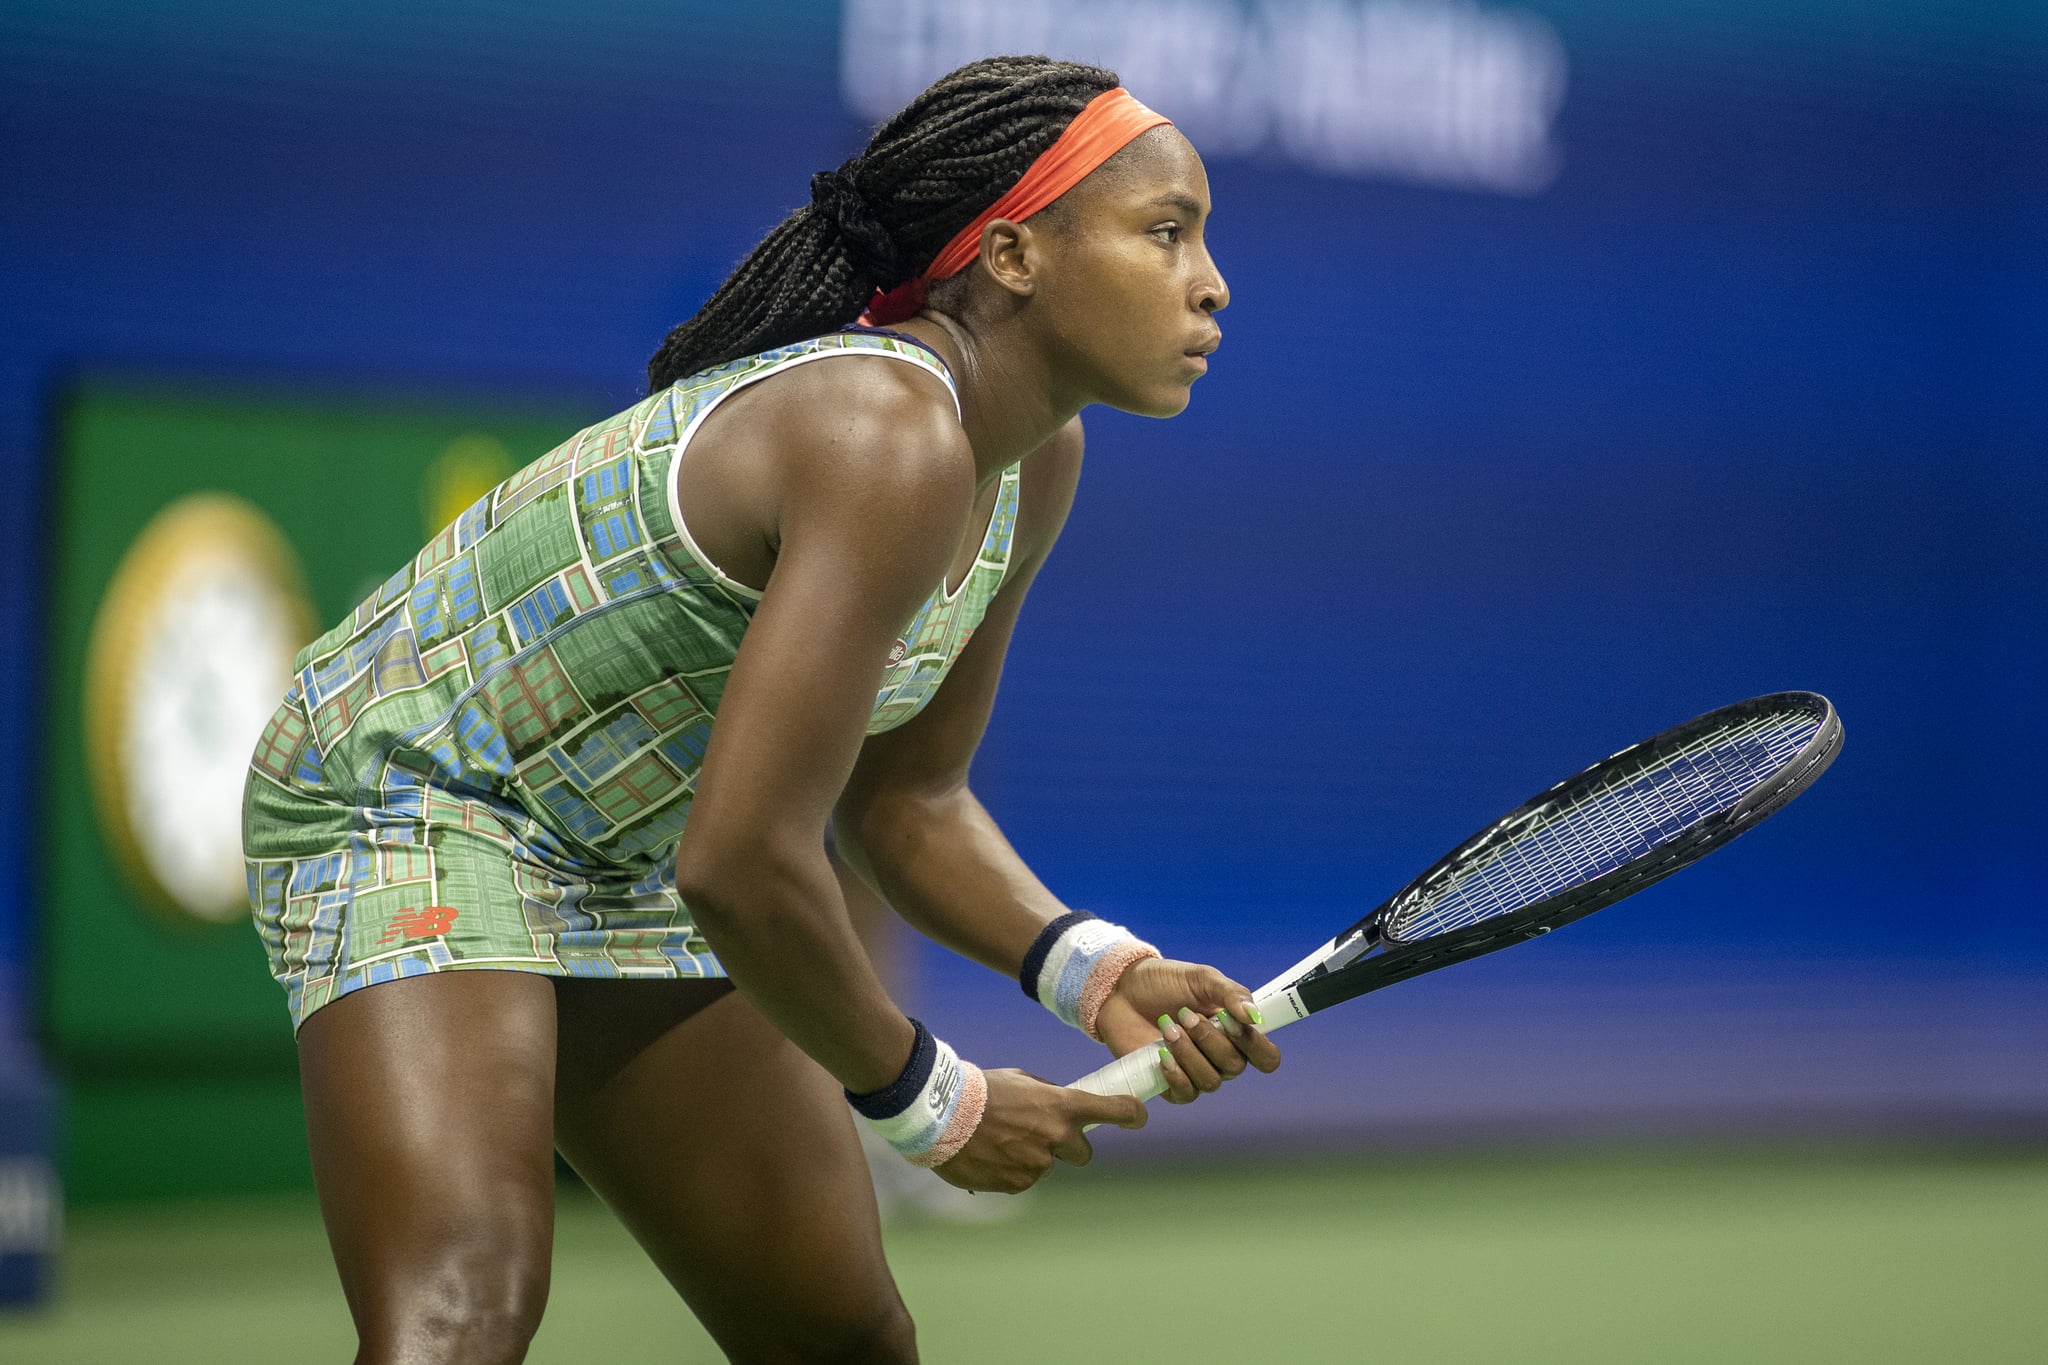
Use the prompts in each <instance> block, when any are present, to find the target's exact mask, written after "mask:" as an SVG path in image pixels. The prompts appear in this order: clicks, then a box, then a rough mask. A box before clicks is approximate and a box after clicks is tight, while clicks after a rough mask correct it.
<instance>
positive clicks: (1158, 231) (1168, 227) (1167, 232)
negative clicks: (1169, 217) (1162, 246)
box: [1152, 223, 1180, 242]
mask: <svg viewBox="0 0 2048 1365" xmlns="http://www.w3.org/2000/svg"><path fill="white" fill-rule="evenodd" d="M1152 235H1153V236H1155V237H1158V238H1160V239H1161V240H1163V241H1168V242H1178V241H1179V240H1180V224H1179V223H1162V224H1160V225H1159V226H1158V227H1156V228H1153V229H1152Z"/></svg>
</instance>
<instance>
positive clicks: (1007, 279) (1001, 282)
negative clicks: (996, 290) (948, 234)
mask: <svg viewBox="0 0 2048 1365" xmlns="http://www.w3.org/2000/svg"><path fill="white" fill-rule="evenodd" d="M1045 250H1046V237H1045V234H1044V233H1042V232H1040V231H1038V230H1037V229H1035V228H1033V227H1032V226H1031V225H1030V224H1029V223H1013V222H1011V221H1010V220H1009V219H1007V218H997V219H995V220H993V221H992V222H990V223H989V224H988V226H986V227H984V228H983V229H982V230H981V257H980V259H981V264H982V267H983V268H984V269H986V270H987V271H988V273H989V275H990V277H991V278H993V279H994V280H995V282H996V284H997V285H998V286H999V287H1000V288H1001V289H1002V290H1003V291H1004V292H1005V293H1008V294H1012V295H1015V296H1016V297H1018V298H1027V297H1029V296H1030V295H1032V294H1035V293H1037V292H1038V277H1039V275H1040V273H1041V272H1043V270H1044V268H1045V262H1044V259H1043V258H1044V255H1045Z"/></svg>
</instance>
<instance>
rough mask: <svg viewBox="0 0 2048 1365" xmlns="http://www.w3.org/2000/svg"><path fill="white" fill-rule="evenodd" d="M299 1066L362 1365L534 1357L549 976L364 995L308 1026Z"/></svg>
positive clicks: (548, 1115) (456, 975) (417, 981)
mask: <svg viewBox="0 0 2048 1365" xmlns="http://www.w3.org/2000/svg"><path fill="white" fill-rule="evenodd" d="M299 1068H300V1074H301V1078H302V1082H303V1085H304V1088H305V1095H306V1129H307V1135H308V1137H309V1139H310V1141H311V1146H312V1153H313V1176H314V1179H315V1181H316V1183H317V1184H318V1186H319V1190H320V1210H321V1213H322V1215H323V1216H324V1217H325V1219H326V1222H327V1236H328V1240H329V1241H330V1242H331V1243H332V1244H333V1247H334V1260H335V1265H336V1266H337V1268H338V1269H339V1270H340V1272H341V1283H342V1290H343V1292H344V1293H345V1294H346V1295H347V1296H348V1305H349V1311H350V1313H351V1314H352V1315H353V1316H354V1318H355V1324H356V1334H357V1337H358V1339H359V1341H360V1349H359V1351H358V1353H357V1356H356V1360H357V1362H358V1365H370V1362H400V1361H403V1362H408V1365H410V1363H411V1362H422V1363H423V1362H428V1361H433V1362H443V1361H447V1362H454V1361H462V1362H470V1361H478V1362H482V1361H489V1362H499V1361H518V1360H521V1359H523V1358H524V1357H525V1355H526V1347H527V1343H528V1342H529V1341H530V1340H531V1339H532V1337H533V1332H534V1329H535V1328H536V1327H538V1326H539V1325H540V1315H541V1309H542V1307H543V1306H544V1305H545V1303H546V1302H547V1290H548V1257H549V1253H550V1251H551V1249H552V1246H553V1241H554V1195H555V1191H554V1151H553V1148H554V1138H553V1116H554V1079H555V996H554V989H553V987H552V985H551V984H550V983H549V980H548V978H546V977H540V976H533V975H529V974H526V973H521V972H502V971H465V972H446V973H441V974H438V975H433V976H417V977H408V978H405V979H402V980H399V981H391V982H386V983H384V984H382V985H377V986H371V987H368V988H366V989H363V990H359V991H356V992H354V993H353V994H350V995H347V996H344V997H342V998H341V999H340V1000H337V1001H335V1002H334V1003H333V1004H331V1005H328V1006H326V1007H325V1008H323V1009H321V1010H320V1011H318V1012H317V1013H316V1014H314V1015H313V1017H312V1018H310V1019H308V1020H307V1021H306V1023H305V1025H304V1027H302V1028H301V1029H300V1030H299Z"/></svg>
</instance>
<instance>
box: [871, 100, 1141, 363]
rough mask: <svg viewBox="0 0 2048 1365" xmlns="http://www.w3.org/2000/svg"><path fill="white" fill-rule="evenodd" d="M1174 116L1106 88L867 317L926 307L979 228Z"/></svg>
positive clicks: (894, 316) (886, 318) (879, 318)
mask: <svg viewBox="0 0 2048 1365" xmlns="http://www.w3.org/2000/svg"><path fill="white" fill-rule="evenodd" d="M1172 122H1173V120H1172V119H1170V118H1168V117H1166V115H1164V114H1160V113H1155V112H1154V111H1153V110H1150V109H1147V108H1146V107H1145V106H1144V105H1142V104H1140V103H1138V100H1137V97H1136V96H1134V95H1132V94H1131V92H1130V91H1128V90H1126V89H1124V88H1123V87H1122V86H1117V87H1116V88H1115V89H1113V90H1105V91H1103V92H1102V93H1101V94H1100V95H1097V96H1096V97H1095V98H1094V99H1092V100H1090V101H1088V103H1087V104H1086V105H1085V106H1084V107H1083V108H1082V110H1081V112H1080V113H1078V114H1076V115H1074V121H1073V122H1072V123H1069V124H1068V125H1067V126H1066V128H1065V130H1064V131H1062V132H1061V133H1060V135H1059V137H1058V138H1057V139H1056V140H1055V141H1054V142H1053V144H1052V146H1050V147H1048V148H1046V149H1045V150H1044V151H1043V152H1042V153H1040V154H1039V157H1038V160H1036V161H1034V162H1032V163H1031V165H1030V167H1029V168H1028V169H1027V170H1026V171H1025V172H1024V175H1023V178H1022V179H1020V180H1018V182H1017V183H1016V184H1014V185H1012V186H1011V187H1010V188H1009V190H1008V191H1006V192H1005V193H1004V194H1003V196H1002V197H1001V198H1000V199H998V200H996V202H995V203H993V204H990V205H989V206H988V207H987V208H986V209H984V210H982V212H981V213H980V215H979V216H977V217H976V218H975V220H974V221H973V222H971V223H969V224H968V225H967V226H966V227H964V228H961V229H960V231H959V232H957V233H955V234H954V236H953V240H952V241H950V242H948V243H946V245H945V246H944V247H943V248H941V249H940V251H939V254H938V255H937V256H935V257H933V258H932V263H931V264H930V265H928V266H926V267H925V269H924V273H923V274H921V275H918V276H917V277H916V278H914V279H911V280H908V281H905V282H904V283H903V284H899V285H897V286H896V287H895V288H894V289H891V290H888V291H886V292H882V293H877V294H876V295H875V297H874V298H873V299H872V300H871V301H870V302H869V304H868V311H867V313H866V314H865V315H864V316H863V317H862V319H861V320H862V321H863V322H867V323H871V324H875V325H880V326H887V325H889V324H890V323H892V322H901V321H903V320H904V319H905V318H908V317H911V316H914V315H915V314H916V312H917V310H918V309H919V308H922V307H923V306H924V294H925V288H926V286H928V285H930V284H931V283H932V282H933V281H934V280H943V279H949V278H951V277H952V276H954V275H957V274H959V273H960V272H961V271H962V270H965V269H966V268H967V266H968V264H969V263H970V262H971V261H973V260H974V258H975V257H976V256H977V255H979V254H980V252H981V230H982V229H983V228H985V227H987V226H988V225H989V224H990V223H992V222H994V221H995V220H996V219H998V218H1007V219H1009V220H1010V221H1011V222H1013V223H1021V222H1023V221H1024V220H1025V219H1026V218H1029V217H1030V216H1031V215H1032V214H1034V213H1036V212H1038V211H1039V210H1040V209H1042V208H1044V207H1045V206H1046V205H1048V204H1050V203H1052V201H1053V200H1055V199H1057V198H1059V197H1060V196H1061V195H1063V194H1065V193H1066V192H1067V191H1068V190H1070V189H1072V188H1074V186H1076V185H1078V184H1080V183H1081V182H1082V181H1083V180H1085V179H1086V178H1087V177H1088V174H1089V173H1090V172H1091V171H1093V170H1094V169H1095V168H1096V167H1097V166H1100V165H1101V164H1102V163H1103V162H1105V161H1107V160H1109V159H1110V158H1111V157H1113V156H1115V155H1116V154H1117V153H1118V152H1120V151H1122V150H1123V149H1124V148H1125V147H1128V146H1129V145H1130V144H1131V142H1132V141H1133V140H1134V139H1135V138H1136V137H1137V136H1138V134H1140V133H1144V132H1149V131H1151V130H1152V129H1154V128H1157V127H1159V125H1161V124H1163V123H1172Z"/></svg>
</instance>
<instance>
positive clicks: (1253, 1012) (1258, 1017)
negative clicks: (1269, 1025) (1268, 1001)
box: [1244, 1005, 1266, 1028]
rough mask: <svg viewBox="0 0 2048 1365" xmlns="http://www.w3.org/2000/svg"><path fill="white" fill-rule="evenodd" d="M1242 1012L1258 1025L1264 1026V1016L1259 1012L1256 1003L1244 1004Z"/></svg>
mask: <svg viewBox="0 0 2048 1365" xmlns="http://www.w3.org/2000/svg"><path fill="white" fill-rule="evenodd" d="M1244 1012H1245V1013H1246V1014H1248V1015H1250V1016H1251V1019H1252V1022H1253V1023H1254V1024H1256V1025H1258V1026H1259V1027H1260V1028H1264V1027H1265V1026H1266V1016H1265V1015H1263V1014H1261V1013H1259V1007H1258V1006H1257V1005H1247V1006H1245V1011H1244Z"/></svg>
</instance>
